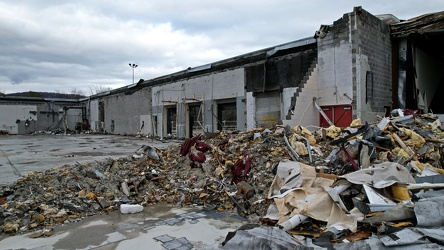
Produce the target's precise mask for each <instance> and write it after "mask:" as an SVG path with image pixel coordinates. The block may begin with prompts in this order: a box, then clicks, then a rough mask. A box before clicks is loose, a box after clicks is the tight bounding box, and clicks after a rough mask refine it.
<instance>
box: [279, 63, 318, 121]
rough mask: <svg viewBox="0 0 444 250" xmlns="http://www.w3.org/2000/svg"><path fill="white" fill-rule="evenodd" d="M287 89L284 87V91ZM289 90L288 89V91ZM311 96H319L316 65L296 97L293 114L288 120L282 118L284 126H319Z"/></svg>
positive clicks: (316, 111)
mask: <svg viewBox="0 0 444 250" xmlns="http://www.w3.org/2000/svg"><path fill="white" fill-rule="evenodd" d="M285 92H287V89H284V93H285ZM288 92H290V91H288ZM313 97H316V98H319V87H318V67H317V66H316V67H315V68H314V69H313V71H312V73H311V75H310V77H309V78H308V80H307V82H306V83H305V85H304V88H303V89H302V92H301V93H299V96H298V97H297V99H296V105H295V109H294V114H293V115H292V117H291V119H290V120H283V124H284V126H286V125H290V126H293V127H294V126H299V125H300V126H303V127H307V128H309V129H310V128H314V127H312V126H315V127H316V126H319V112H318V110H317V109H316V107H315V105H314V104H313ZM321 99H322V98H321Z"/></svg>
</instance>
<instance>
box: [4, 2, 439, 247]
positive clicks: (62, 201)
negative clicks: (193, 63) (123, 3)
mask: <svg viewBox="0 0 444 250" xmlns="http://www.w3.org/2000/svg"><path fill="white" fill-rule="evenodd" d="M440 15H441V14H440V13H437V14H430V15H426V16H425V17H419V18H418V19H414V20H421V21H420V23H423V22H427V23H428V22H429V21H430V22H434V21H435V20H436V19H438V20H439V19H440ZM423 18H425V19H423ZM414 20H413V21H406V22H405V23H404V22H400V23H399V20H397V19H396V18H395V17H393V16H390V15H383V16H378V17H376V16H373V15H371V14H370V13H368V12H366V11H365V10H363V9H362V8H360V7H356V8H354V10H353V12H351V13H347V14H345V15H344V16H343V17H342V18H340V19H338V20H337V21H336V22H334V23H333V24H332V25H322V26H321V28H320V29H319V30H318V31H317V32H315V36H314V38H307V39H302V40H298V41H295V42H291V43H288V44H283V45H280V46H276V47H273V48H268V49H264V50H260V51H256V52H253V53H249V54H246V55H242V56H239V57H235V58H231V59H227V60H223V61H221V62H216V63H213V64H209V65H204V66H200V67H196V68H189V69H187V70H185V71H182V72H178V73H175V74H172V75H168V76H164V77H160V78H156V79H152V80H148V81H144V80H141V81H139V82H138V83H136V84H134V85H130V86H127V87H124V88H120V89H117V90H113V91H110V92H109V93H102V94H98V95H95V96H91V97H90V98H87V99H86V100H83V101H82V102H81V103H83V104H84V105H85V107H86V109H85V112H86V113H88V114H89V115H88V117H89V118H90V125H91V127H92V128H93V130H103V131H107V132H108V131H110V132H111V133H116V134H119V133H122V134H126V133H128V134H131V133H129V132H128V131H129V130H126V129H129V128H132V129H134V130H135V131H137V132H139V133H142V134H149V133H153V135H154V136H159V137H160V138H162V137H166V136H169V135H170V134H171V136H173V134H174V136H176V137H179V138H187V137H191V138H189V139H187V140H186V141H184V142H183V143H182V144H181V145H173V146H171V147H168V148H167V149H164V150H161V149H156V148H154V147H150V146H145V147H142V148H141V149H139V150H137V151H136V153H135V154H134V155H132V156H128V157H126V158H121V159H118V160H112V159H110V160H106V161H102V162H98V161H96V162H92V163H89V164H77V165H75V166H63V167H60V168H54V169H51V170H48V171H45V172H44V173H30V174H29V175H28V176H26V177H23V178H21V179H20V180H19V181H17V182H15V183H13V184H12V185H11V186H8V187H2V193H3V195H2V196H4V197H2V198H4V199H3V200H2V202H3V203H4V204H3V205H2V207H1V209H2V211H6V213H2V214H3V215H2V216H3V217H2V218H0V219H2V220H3V222H4V225H3V228H2V230H3V232H4V233H7V234H15V233H18V232H24V231H27V230H35V229H41V228H44V227H52V226H53V225H54V224H58V223H68V222H75V221H77V220H80V219H81V218H83V217H86V216H90V215H94V214H97V213H102V212H103V213H104V212H111V211H114V210H117V209H118V208H119V206H120V210H121V212H122V211H123V209H122V205H128V206H129V205H136V206H137V207H136V208H137V211H140V210H141V209H143V206H142V205H144V206H151V205H154V204H158V203H166V204H171V205H176V206H187V205H197V206H203V207H206V208H207V209H216V210H218V211H228V212H234V211H237V212H238V213H239V214H240V215H242V216H246V217H250V218H252V220H255V219H257V220H258V221H260V224H262V225H260V226H259V225H253V226H251V225H249V226H245V227H242V228H240V229H239V230H238V231H237V232H233V234H232V235H231V236H230V237H228V236H227V239H226V241H225V242H224V244H225V246H226V247H225V246H224V247H225V248H227V249H236V248H239V247H240V246H246V245H248V246H251V248H254V247H255V244H265V245H267V244H268V245H272V246H275V245H279V244H278V243H282V245H285V247H293V248H295V249H299V248H300V249H302V248H303V247H312V248H313V249H324V248H327V249H332V248H334V249H345V248H358V247H366V248H378V249H384V248H392V247H399V246H400V247H401V248H405V249H419V248H436V249H440V248H442V245H444V240H443V239H444V236H443V235H442V225H443V224H444V223H443V218H442V216H440V214H442V207H443V206H442V205H443V204H444V201H443V199H442V188H444V186H443V185H442V178H441V175H442V174H443V173H444V170H443V169H442V166H443V164H444V162H443V157H442V155H443V146H442V145H443V143H444V141H443V138H444V133H443V128H442V124H441V122H442V119H440V117H438V116H437V115H434V114H419V113H426V112H427V111H428V109H431V108H434V107H435V106H434V101H433V99H434V98H432V99H431V100H430V102H428V101H429V99H430V96H431V92H428V91H429V88H430V87H431V86H435V88H436V89H438V88H439V81H437V82H435V81H434V80H437V79H440V74H441V73H440V72H435V71H433V70H431V69H429V68H426V69H424V68H421V67H420V66H419V65H420V64H421V62H423V61H424V60H425V59H424V58H427V56H426V57H424V55H423V54H424V53H426V52H421V50H424V47H422V46H424V45H421V46H419V45H418V43H421V42H420V41H421V40H417V39H421V38H418V37H421V36H423V34H425V36H427V35H428V33H429V32H431V30H430V29H432V28H431V27H438V29H436V30H435V29H433V32H432V33H433V35H435V33H437V34H439V33H440V30H439V29H440V27H441V26H439V25H438V24H434V25H430V23H429V24H428V26H427V28H418V27H422V26H421V25H419V24H420V23H418V24H417V25H419V26H414V27H412V26H411V24H410V22H416V21H414ZM427 20H428V21H427ZM398 23H399V24H398ZM402 23H404V25H405V26H404V25H402ZM438 23H439V22H438ZM398 25H399V26H398ZM424 30H425V31H424ZM370 34H372V36H370ZM394 34H402V35H399V36H394ZM433 35H432V36H431V37H433ZM409 36H413V37H409ZM438 38H439V35H438ZM403 39H406V40H403ZM409 41H410V42H409ZM394 42H395V43H396V44H404V43H405V44H406V46H407V47H405V48H407V50H406V51H410V52H408V53H407V52H406V53H405V54H403V53H398V54H396V56H393V54H392V53H391V51H393V50H394V47H393V43H394ZM417 45H418V47H417ZM429 47H431V45H430V46H429ZM395 50H396V51H398V47H396V48H395ZM409 53H411V54H412V55H419V56H415V57H410V59H409V56H408V55H407V54H409ZM429 53H430V52H429ZM436 54H438V53H436ZM403 56H406V57H405V58H406V62H408V63H411V64H412V65H415V66H414V67H410V66H409V67H405V68H402V67H401V68H402V69H406V72H410V73H406V76H408V75H409V74H411V73H412V72H411V71H409V70H414V71H415V72H416V73H415V74H413V75H411V76H410V78H409V77H406V78H405V79H404V78H403V76H404V74H403V72H402V71H400V70H397V69H398V67H397V66H396V68H395V67H394V66H393V65H398V64H396V63H393V61H398V58H401V59H399V60H402V58H404V57H403ZM430 57H432V55H430ZM436 60H438V59H436ZM425 61H427V60H425ZM395 69H396V70H395ZM429 74H430V75H433V77H430V78H427V79H428V80H427V81H425V80H424V79H425V78H423V77H422V76H424V75H429ZM400 79H401V80H400ZM404 80H405V81H404ZM404 83H405V84H404ZM411 84H414V86H415V88H413V90H412V91H410V92H409V91H407V89H409V88H407V87H406V86H410V85H411ZM435 91H436V90H435ZM412 93H417V94H418V95H414V94H412ZM404 94H405V96H408V95H410V97H408V98H407V99H409V98H410V99H409V101H405V102H404V104H400V103H401V101H402V100H404V99H403V98H402V96H403V95H404ZM419 96H422V97H426V98H422V99H421V98H419ZM394 97H395V98H396V101H395V99H394ZM407 99H405V100H407ZM420 99H421V100H422V101H421V100H420ZM415 100H416V101H415ZM399 105H404V106H399ZM394 107H402V108H398V109H394ZM407 108H413V109H416V110H418V109H422V111H419V110H418V111H412V110H408V109H407ZM437 108H439V107H437ZM129 111H131V112H129ZM393 111H395V112H393ZM375 117H377V119H375ZM355 118H356V119H355ZM369 123H370V124H369ZM323 127H328V128H323ZM340 127H343V128H340ZM345 127H346V129H344V128H345ZM269 128H270V129H269ZM309 129H311V130H312V131H315V132H314V133H312V132H311V131H310V130H309ZM216 131H217V132H216ZM239 131H240V132H239ZM229 179H231V182H230V181H229ZM230 192H232V193H230ZM33 194H34V195H33ZM35 194H38V195H35ZM122 213H124V212H122ZM434 214H437V215H439V216H436V218H433V219H431V217H432V216H431V215H434ZM263 225H273V226H275V227H263ZM264 228H265V229H264ZM283 231H287V232H288V234H287V233H284V232H283ZM267 234H273V235H275V236H276V237H275V238H276V239H271V238H268V240H269V241H272V242H269V243H265V242H264V241H266V240H267V239H264V238H263V237H262V236H263V235H267ZM289 234H291V235H296V236H294V237H290V236H289ZM236 235H237V236H239V235H241V237H240V239H239V238H237V236H236ZM245 235H250V236H248V237H245ZM39 237H40V236H39ZM265 238H266V237H265ZM247 239H252V242H251V243H248V242H247ZM250 244H251V245H250ZM298 247H299V248H298Z"/></svg>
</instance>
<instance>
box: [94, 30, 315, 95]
mask: <svg viewBox="0 0 444 250" xmlns="http://www.w3.org/2000/svg"><path fill="white" fill-rule="evenodd" d="M313 44H316V39H314V38H313V37H307V38H303V39H299V40H296V41H292V42H288V43H284V44H279V45H277V46H273V47H268V48H265V49H260V50H257V51H253V52H249V53H245V54H242V55H239V56H235V57H231V58H227V59H224V60H220V61H216V62H213V63H209V64H204V65H201V66H197V67H189V68H187V69H185V70H182V71H178V72H175V73H172V74H168V75H164V76H160V77H157V78H153V79H149V80H143V79H141V80H140V81H139V82H138V83H137V84H136V85H134V84H131V85H127V86H124V87H121V88H118V89H114V90H111V91H108V92H104V93H99V94H95V95H91V96H90V97H89V98H87V99H96V98H101V97H104V96H107V95H113V94H118V93H124V92H125V91H127V90H128V89H129V88H134V89H141V88H144V87H147V86H156V85H161V84H163V83H171V82H173V81H177V80H181V79H186V78H190V77H193V76H196V75H200V74H204V73H208V72H207V71H209V70H220V69H227V68H234V67H239V66H242V65H244V64H246V63H250V62H257V61H259V60H263V59H264V57H265V58H269V57H271V56H273V55H275V54H276V53H278V52H279V51H283V50H287V49H294V48H298V47H302V46H307V45H313Z"/></svg>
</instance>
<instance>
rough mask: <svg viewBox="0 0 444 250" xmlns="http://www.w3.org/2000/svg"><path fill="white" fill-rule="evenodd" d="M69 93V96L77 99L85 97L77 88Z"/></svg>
mask: <svg viewBox="0 0 444 250" xmlns="http://www.w3.org/2000/svg"><path fill="white" fill-rule="evenodd" d="M69 93H70V94H71V95H74V96H78V97H85V96H86V95H85V93H84V92H83V91H82V90H81V89H78V88H73V89H71V91H70V92H69Z"/></svg>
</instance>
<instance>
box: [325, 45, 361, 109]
mask: <svg viewBox="0 0 444 250" xmlns="http://www.w3.org/2000/svg"><path fill="white" fill-rule="evenodd" d="M351 46H352V45H351V43H348V42H346V41H341V42H340V44H339V45H331V46H324V47H322V46H321V49H319V51H318V86H319V96H320V97H321V98H320V99H319V100H318V104H319V105H320V106H324V105H340V104H350V103H351V100H350V99H349V98H347V97H346V96H344V93H345V94H347V95H348V96H350V97H352V96H353V82H352V81H353V73H352V66H353V64H352V58H353V56H352V48H351Z"/></svg>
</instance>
